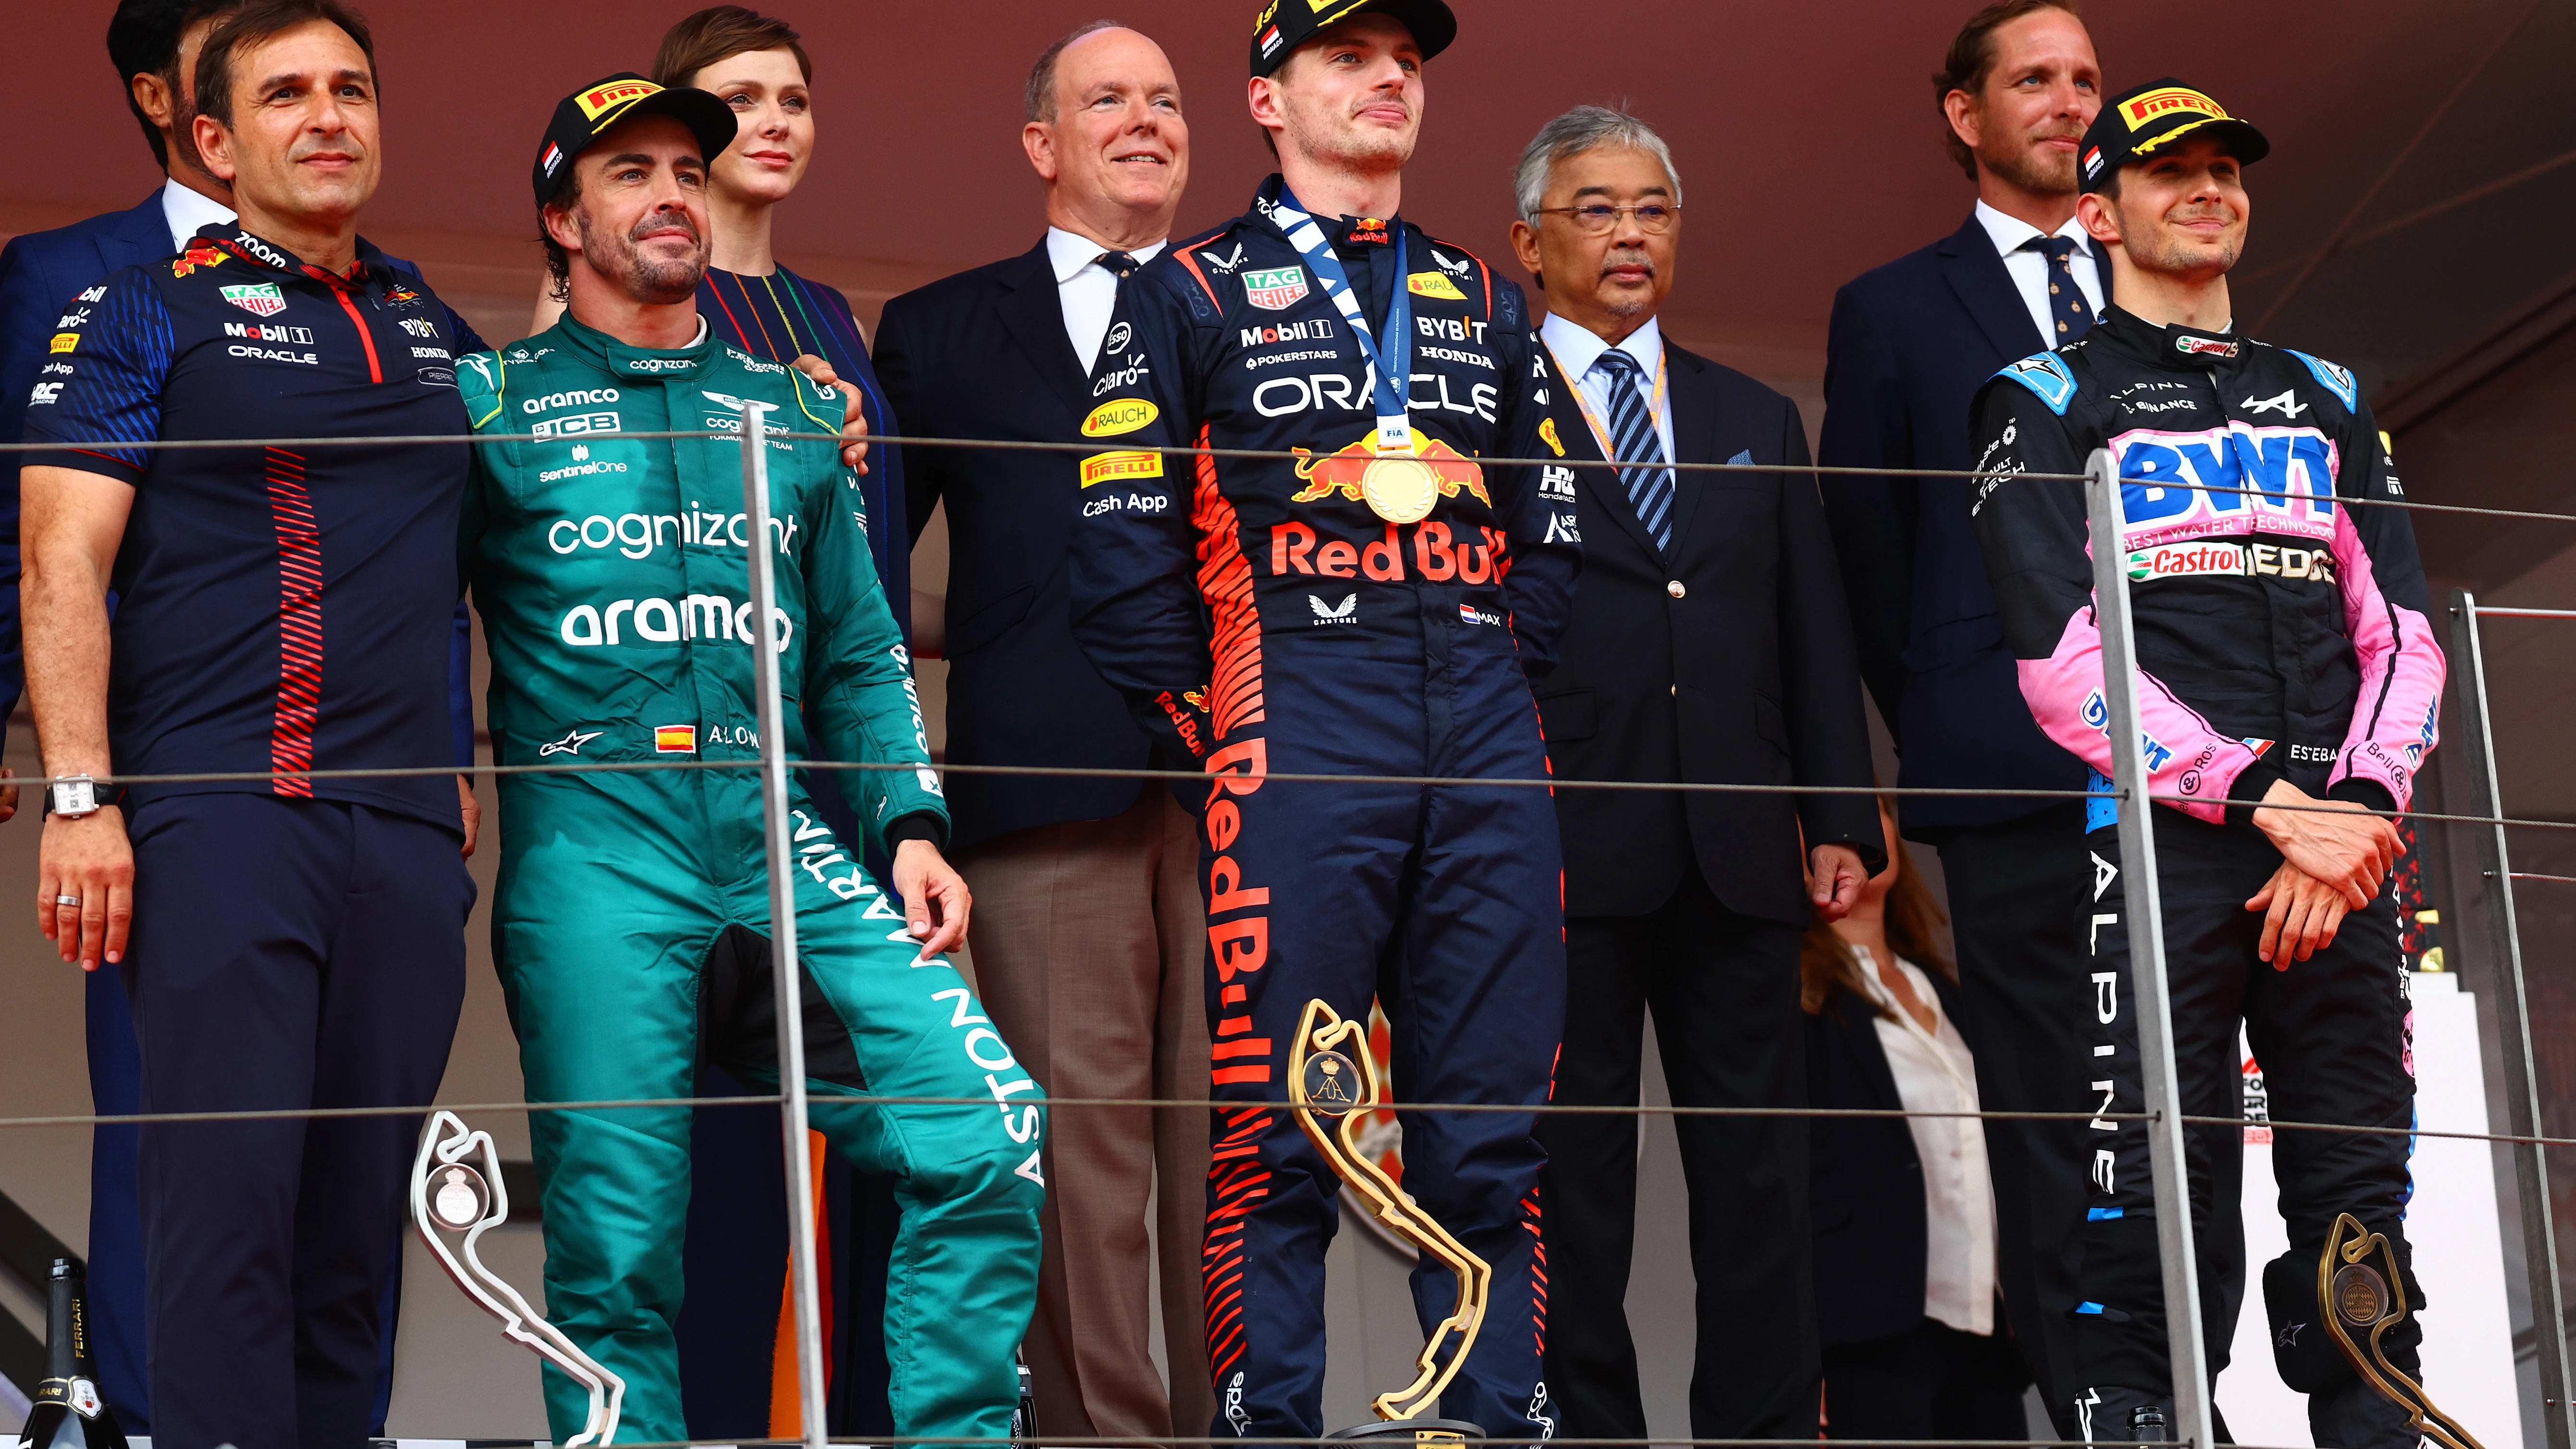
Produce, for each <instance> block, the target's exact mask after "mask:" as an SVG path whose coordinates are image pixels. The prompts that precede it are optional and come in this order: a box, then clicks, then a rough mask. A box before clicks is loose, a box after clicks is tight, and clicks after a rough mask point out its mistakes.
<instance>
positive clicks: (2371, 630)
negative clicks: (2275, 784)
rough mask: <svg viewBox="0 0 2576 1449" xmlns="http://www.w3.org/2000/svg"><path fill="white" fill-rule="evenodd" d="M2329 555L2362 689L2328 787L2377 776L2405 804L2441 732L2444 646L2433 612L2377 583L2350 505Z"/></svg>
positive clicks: (2337, 525)
mask: <svg viewBox="0 0 2576 1449" xmlns="http://www.w3.org/2000/svg"><path fill="white" fill-rule="evenodd" d="M2334 557H2335V572H2336V573H2337V575H2338V576H2339V578H2340V581H2341V583H2342V585H2343V623H2344V632H2345V633H2347V634H2349V635H2351V636H2352V652H2353V658H2354V660H2355V661H2356V662H2357V663H2359V664H2360V666H2361V689H2360V692H2359V695H2358V698H2357V699H2356V701H2355V703H2354V705H2353V711H2352V728H2351V729H2350V730H2349V731H2348V732H2346V734H2345V735H2344V741H2343V750H2342V752H2341V754H2340V756H2339V757H2338V758H2337V759H2336V761H2335V767H2334V773H2333V774H2332V775H2331V776H2329V777H2327V780H2326V788H2327V789H2329V790H2331V789H2333V788H2334V787H2335V786H2336V785H2338V784H2341V783H2342V782H2343V781H2345V780H2353V779H2360V780H2376V781H2378V782H2379V783H2380V784H2381V785H2383V786H2386V787H2387V790H2388V798H2389V799H2391V800H2393V801H2395V802H2396V804H2397V808H2398V809H2400V810H2404V809H2406V808H2407V806H2408V805H2409V804H2410V803H2411V802H2412V801H2413V799H2414V796H2415V771H2416V770H2417V769H2418V768H2420V767H2421V766H2422V765H2423V763H2424V756H2425V754H2426V753H2427V752H2429V751H2430V750H2431V749H2432V748H2433V745H2434V743H2435V741H2436V739H2437V738H2438V736H2439V727H2438V726H2439V720H2440V715H2441V710H2442V673H2443V663H2442V646H2441V645H2439V644H2437V643H2435V642H2434V640H2433V623H2432V621H2431V620H2429V619H2427V618H2425V617H2424V616H2423V615H2422V614H2419V613H2417V612H2416V611H2414V610H2413V609H2409V608H2405V607H2403V606H2401V605H2399V604H2397V603H2395V602H2393V601H2391V600H2390V599H2389V598H2388V596H2387V595H2385V594H2383V593H2381V592H2380V591H2379V580H2378V578H2377V576H2376V575H2374V574H2373V573H2372V571H2371V566H2370V552H2369V550H2368V549H2366V548H2364V547H2363V546H2362V541H2361V535H2360V533H2359V532H2358V531H2356V530H2355V529H2354V527H2353V522H2352V510H2351V509H2350V508H2344V509H2339V510H2337V514H2336V518H2335V537H2334Z"/></svg>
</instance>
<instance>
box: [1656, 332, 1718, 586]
mask: <svg viewBox="0 0 2576 1449" xmlns="http://www.w3.org/2000/svg"><path fill="white" fill-rule="evenodd" d="M1664 357H1665V359H1666V361H1665V364H1664V365H1665V366H1666V367H1667V368H1668V369H1670V376H1671V378H1672V381H1671V382H1670V383H1669V384H1667V386H1668V387H1669V388H1670V391H1669V392H1668V394H1667V395H1666V401H1667V402H1669V403H1670V404H1671V406H1672V410H1673V455H1674V456H1673V461H1675V462H1677V463H1723V462H1727V461H1729V460H1728V459H1726V458H1723V457H1720V456H1718V451H1717V447H1718V443H1717V437H1718V432H1717V425H1718V422H1719V419H1718V416H1717V399H1716V398H1715V397H1713V396H1711V395H1710V394H1711V391H1712V390H1711V388H1710V387H1709V385H1708V381H1709V379H1708V363H1707V361H1706V360H1705V359H1702V358H1700V357H1697V356H1694V355H1693V354H1691V353H1688V352H1684V351H1682V350H1681V349H1680V348H1678V347H1675V346H1674V345H1673V342H1672V339H1671V338H1669V337H1667V338H1665V339H1664ZM1723 476H1725V475H1723V474H1716V473H1683V472H1679V471H1676V472H1675V473H1674V474H1673V493H1674V497H1673V552H1674V554H1675V555H1676V556H1678V555H1679V554H1680V553H1681V550H1682V541H1683V540H1684V539H1686V538H1688V537H1689V536H1690V527H1691V519H1692V518H1693V517H1694V516H1696V515H1697V514H1698V513H1699V500H1700V495H1701V494H1703V493H1704V492H1706V491H1707V490H1708V487H1709V485H1710V484H1711V483H1714V482H1716V481H1717V480H1718V479H1719V478H1721V477H1723Z"/></svg>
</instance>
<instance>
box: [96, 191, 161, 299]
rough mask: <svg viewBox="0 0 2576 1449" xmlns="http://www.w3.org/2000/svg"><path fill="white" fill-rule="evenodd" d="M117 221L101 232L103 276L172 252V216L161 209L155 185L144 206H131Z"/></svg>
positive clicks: (100, 250) (100, 248)
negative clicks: (111, 226)
mask: <svg viewBox="0 0 2576 1449" xmlns="http://www.w3.org/2000/svg"><path fill="white" fill-rule="evenodd" d="M117 223H118V224H117V225H116V226H115V227H114V228H113V229H111V230H103V231H101V232H100V233H99V234H98V259H99V261H101V262H102V263H104V264H105V267H104V269H103V270H101V271H100V272H99V275H100V276H102V277H104V276H106V275H108V273H110V272H115V271H119V270H121V269H123V268H126V267H133V266H140V265H142V264H143V263H145V262H155V261H159V260H160V259H161V258H163V257H166V256H168V255H170V251H171V248H170V218H169V216H168V215H167V214H166V213H164V212H163V211H162V210H161V191H160V188H158V187H155V188H153V191H152V194H151V195H150V196H147V197H145V198H143V204H142V205H140V206H136V207H132V208H130V209H128V210H127V211H126V212H125V214H124V215H122V216H120V217H118V218H117Z"/></svg>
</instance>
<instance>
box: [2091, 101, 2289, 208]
mask: <svg viewBox="0 0 2576 1449" xmlns="http://www.w3.org/2000/svg"><path fill="white" fill-rule="evenodd" d="M2185 136H2207V137H2210V138H2211V139H2213V140H2216V141H2218V142H2219V143H2220V144H2222V145H2224V146H2225V147H2226V148H2227V152H2228V154H2229V155H2231V156H2234V157H2235V158H2236V159H2237V161H2238V162H2239V163H2240V164H2242V165H2247V166H2251V165H2252V164H2254V163H2255V162H2257V161H2260V160H2262V159H2263V158H2264V157H2265V156H2268V155H2270V154H2271V152H2272V143H2271V142H2269V141H2267V140H2265V139H2263V133H2262V132H2261V131H2258V130H2256V129H2254V125H2253V123H2252V122H2250V121H2246V120H2243V119H2241V118H2239V117H2236V116H2231V115H2229V114H2227V109H2226V107H2224V106H2221V105H2220V104H2219V103H2218V102H2216V101H2213V100H2211V99H2210V98H2209V95H2208V93H2207V92H2205V91H2197V90H2194V89H2192V88H2191V87H2190V86H2187V85H2184V84H2183V83H2182V82H2181V81H2178V80H2175V79H2174V78H2173V77H2172V76H2166V77H2165V78H2164V79H2162V80H2153V81H2149V82H2147V83H2146V84H2145V85H2142V86H2137V87H2134V88H2132V89H2130V90H2126V91H2123V92H2121V93H2120V94H2118V95H2116V96H2113V97H2112V98H2111V99H2109V100H2107V101H2104V102H2103V103H2102V113H2101V114H2100V115H2097V116H2095V117H2094V118H2093V124H2092V125H2090V126H2088V127H2086V128H2085V130H2084V142H2083V149H2082V151H2081V152H2080V153H2079V156H2080V160H2079V161H2078V163H2077V167H2076V176H2077V184H2078V185H2079V186H2081V187H2082V188H2083V189H2084V190H2086V191H2099V190H2101V189H2102V187H2103V185H2104V184H2105V183H2106V182H2108V181H2109V180H2110V178H2111V174H2112V173H2113V172H2115V171H2117V170H2119V169H2120V168H2121V167H2123V166H2126V165H2128V164H2129V163H2130V162H2132V161H2142V160H2144V159H2146V158H2147V157H2149V156H2152V155H2154V154H2155V153H2156V152H2157V151H2159V150H2161V149H2163V148H2164V147H2166V146H2168V145H2171V144H2172V143H2173V142H2175V141H2179V140H2181V139H2182V138H2183V137H2185Z"/></svg>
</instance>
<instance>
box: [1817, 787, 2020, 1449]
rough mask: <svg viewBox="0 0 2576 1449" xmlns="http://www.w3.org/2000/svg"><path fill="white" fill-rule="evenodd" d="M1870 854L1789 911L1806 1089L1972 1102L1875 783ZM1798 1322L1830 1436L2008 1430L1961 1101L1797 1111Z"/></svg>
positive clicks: (1926, 914)
mask: <svg viewBox="0 0 2576 1449" xmlns="http://www.w3.org/2000/svg"><path fill="white" fill-rule="evenodd" d="M1879 816H1880V820H1881V823H1882V824H1883V825H1884V827H1885V829H1886V832H1887V868H1886V869H1885V870H1882V871H1880V872H1879V873H1878V874H1877V875H1875V876H1872V877H1870V880H1869V884H1868V885H1867V886H1866V887H1865V888H1864V889H1863V890H1862V892H1861V896H1860V900H1859V902H1858V903H1857V904H1855V905H1854V906H1853V907H1852V910H1851V914H1850V915H1848V916H1846V917H1844V918H1843V919H1842V920H1841V921H1839V922H1836V923H1834V924H1831V925H1828V924H1826V923H1825V922H1823V921H1821V920H1819V921H1817V922H1816V923H1815V924H1813V925H1811V926H1810V927H1808V929H1807V938H1806V941H1805V943H1804V947H1803V949H1802V950H1801V952H1800V954H1799V962H1798V971H1799V1005H1800V1006H1801V1007H1803V1008H1804V1009H1805V1011H1806V1013H1807V1093H1808V1098H1809V1104H1810V1105H1812V1106H1817V1107H1846V1108H1848V1107H1859V1108H1877V1109H1881V1110H1892V1109H1899V1108H1901V1109H1903V1110H1905V1111H1908V1112H1923V1113H1935V1112H1951V1113H1973V1112H1975V1111H1976V1110H1977V1069H1976V1059H1975V1058H1974V1057H1973V1056H1971V1055H1970V1053H1969V1050H1968V1043H1967V1040H1966V1038H1965V1037H1964V1036H1963V1035H1962V1034H1961V1031H1960V1025H1959V1022H1958V1020H1957V1018H1956V1012H1957V1010H1958V1004H1959V991H1958V971H1957V969H1956V968H1955V967H1953V966H1952V965H1951V964H1950V959H1949V954H1948V952H1947V951H1946V950H1944V949H1943V946H1942V941H1941V934H1942V926H1943V925H1944V920H1943V917H1942V914H1941V908H1940V907H1939V906H1938V905H1937V904H1935V903H1934V902H1933V899H1932V894H1931V892H1930V891H1929V890H1927V889H1925V888H1924V885H1923V882H1922V881H1921V879H1920V878H1918V877H1917V876H1916V875H1915V874H1914V873H1913V872H1912V871H1911V870H1909V869H1908V868H1907V860H1906V854H1905V843H1904V842H1903V841H1902V840H1900V839H1898V838H1897V834H1896V816H1895V810H1894V806H1893V804H1892V802H1890V801H1889V800H1888V799H1886V798H1885V797H1881V798H1880V801H1879ZM1809 1134H1810V1135H1809V1142H1810V1147H1809V1159H1808V1160H1809V1172H1810V1192H1811V1202H1812V1208H1813V1212H1814V1223H1815V1273H1816V1329H1817V1338H1818V1341H1819V1343H1820V1344H1821V1345H1822V1347H1823V1350H1824V1368H1825V1397H1824V1427H1825V1433H1826V1436H1827V1437H1828V1438H1834V1439H1951V1440H1959V1439H2019V1438H2022V1437H2024V1436H2025V1433H2026V1429H2025V1426H2024V1422H2023V1418H2022V1390H2023V1388H2024V1387H2025V1386H2026V1385H2027V1384H2028V1383H2029V1381H2030V1376H2029V1373H2028V1371H2027V1370H2026V1369H2025V1368H2024V1367H2023V1366H2022V1361H2021V1355H2020V1354H2019V1353H2018V1352H2017V1351H2016V1350H2015V1348H2014V1346H2013V1343H2012V1341H2011V1335H2010V1330H2009V1328H2008V1326H2007V1325H2006V1324H2005V1322H2004V1316H2003V1305H2002V1300H2001V1299H2000V1298H1998V1297H1997V1296H1996V1284H1995V1207H1994V1187H1993V1184H1992V1182H1991V1180H1990V1179H1989V1178H1988V1176H1987V1172H1986V1139H1985V1127H1984V1124H1983V1123H1982V1122H1980V1121H1979V1120H1978V1119H1977V1118H1975V1117H1974V1116H1949V1117H1942V1116H1914V1117H1906V1118H1903V1119H1901V1120H1900V1119H1898V1118H1894V1117H1819V1118H1816V1119H1815V1120H1814V1122H1813V1123H1812V1124H1811V1125H1810V1128H1809Z"/></svg>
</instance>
